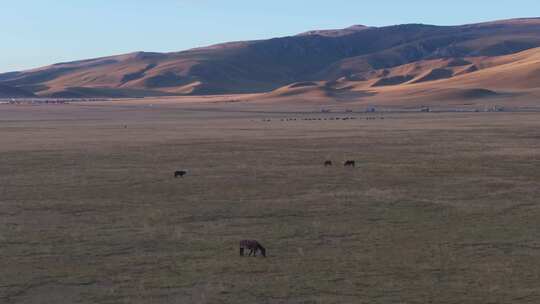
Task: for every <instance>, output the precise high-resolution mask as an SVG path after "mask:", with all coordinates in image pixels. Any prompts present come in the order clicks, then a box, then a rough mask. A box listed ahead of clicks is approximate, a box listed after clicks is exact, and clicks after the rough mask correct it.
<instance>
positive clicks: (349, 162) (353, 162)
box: [343, 160, 356, 168]
mask: <svg viewBox="0 0 540 304" xmlns="http://www.w3.org/2000/svg"><path fill="white" fill-rule="evenodd" d="M343 166H345V167H353V168H354V167H356V161H354V160H348V161H346V162H345V164H343Z"/></svg>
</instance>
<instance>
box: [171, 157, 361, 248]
mask: <svg viewBox="0 0 540 304" xmlns="http://www.w3.org/2000/svg"><path fill="white" fill-rule="evenodd" d="M333 165H334V163H333V162H332V161H331V160H327V161H325V162H324V166H325V167H331V166H333ZM343 166H344V167H353V168H354V167H356V161H354V160H347V161H345V162H344V163H343ZM187 174H188V172H187V170H177V171H175V172H174V178H178V177H181V178H183V177H184V176H186V175H187ZM246 251H249V252H248V253H247V256H253V257H256V256H257V253H258V252H260V254H261V255H262V257H266V248H264V247H263V246H262V245H261V244H260V243H259V242H258V241H256V240H242V241H240V256H242V257H243V256H245V255H246Z"/></svg>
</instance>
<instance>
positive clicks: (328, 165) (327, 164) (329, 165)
mask: <svg viewBox="0 0 540 304" xmlns="http://www.w3.org/2000/svg"><path fill="white" fill-rule="evenodd" d="M332 165H333V164H332V161H331V160H327V161H325V162H324V166H325V167H331V166H332Z"/></svg>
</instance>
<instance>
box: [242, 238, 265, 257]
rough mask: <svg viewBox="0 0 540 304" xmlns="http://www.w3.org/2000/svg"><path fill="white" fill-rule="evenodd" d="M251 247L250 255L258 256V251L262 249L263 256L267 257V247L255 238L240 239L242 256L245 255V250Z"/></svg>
mask: <svg viewBox="0 0 540 304" xmlns="http://www.w3.org/2000/svg"><path fill="white" fill-rule="evenodd" d="M245 249H249V254H248V256H251V255H253V256H257V251H260V252H261V254H262V256H263V257H266V249H265V248H264V247H263V246H261V244H259V242H257V241H254V240H243V241H240V256H244V250H245Z"/></svg>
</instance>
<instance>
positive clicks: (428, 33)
mask: <svg viewBox="0 0 540 304" xmlns="http://www.w3.org/2000/svg"><path fill="white" fill-rule="evenodd" d="M537 47H540V18H520V19H509V20H499V21H492V22H484V23H476V24H467V25H461V26H435V25H425V24H403V25H393V26H386V27H369V26H363V25H356V26H352V27H348V28H345V29H336V30H316V31H309V32H305V33H301V34H299V35H295V36H287V37H279V38H272V39H266V40H252V41H238V42H229V43H222V44H216V45H211V46H208V47H202V48H195V49H190V50H185V51H180V52H169V53H155V52H133V53H128V54H122V55H116V56H107V57H101V58H93V59H86V60H79V61H71V62H63V63H56V64H53V65H49V66H45V67H40V68H36V69H31V70H27V71H20V72H10V73H3V74H0V85H2V86H3V87H5V88H6V89H5V90H6V91H10V90H11V92H14V91H13V89H16V90H17V92H18V94H19V95H21V93H22V94H23V95H24V93H27V94H28V96H33V95H36V96H42V97H59V96H61V97H107V96H109V97H145V96H165V95H167V96H168V95H212V94H240V93H265V92H270V91H273V90H276V89H279V88H281V87H286V86H288V85H290V84H293V83H297V82H306V81H327V82H333V81H353V82H354V81H357V82H362V81H364V82H366V81H367V82H370V81H372V82H373V81H375V82H379V84H381V83H382V84H385V86H395V85H401V84H403V83H408V82H409V81H411V80H412V79H409V78H410V77H411V76H410V75H409V76H407V75H397V73H396V72H393V70H396V69H397V68H398V67H402V66H406V65H409V64H412V63H414V62H422V61H426V60H427V61H429V60H436V59H452V60H454V61H455V62H459V61H460V60H464V58H484V59H486V58H493V57H498V56H505V55H511V54H516V53H519V52H522V51H526V50H530V49H534V48H537ZM467 67H468V68H469V70H466V69H463V70H460V71H455V70H456V69H455V68H454V67H451V70H452V73H450V72H449V70H448V68H444V67H438V68H437V69H432V71H428V72H426V73H425V75H423V77H424V78H423V79H422V80H421V82H431V81H436V80H439V79H445V78H453V77H455V76H456V74H457V73H461V75H462V74H467V73H473V72H475V71H477V70H478V69H481V68H482V65H481V64H479V63H477V64H475V65H474V66H472V65H467ZM391 70H392V71H391ZM388 74H393V76H392V77H395V78H394V79H389V78H388ZM394 74H396V75H394ZM399 77H401V78H399ZM415 79H416V77H415ZM415 81H420V79H416V80H415ZM373 84H374V83H372V85H373ZM7 88H10V89H9V90H8V89H7ZM0 93H1V92H0ZM4 93H5V92H4ZM4 95H9V94H4Z"/></svg>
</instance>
